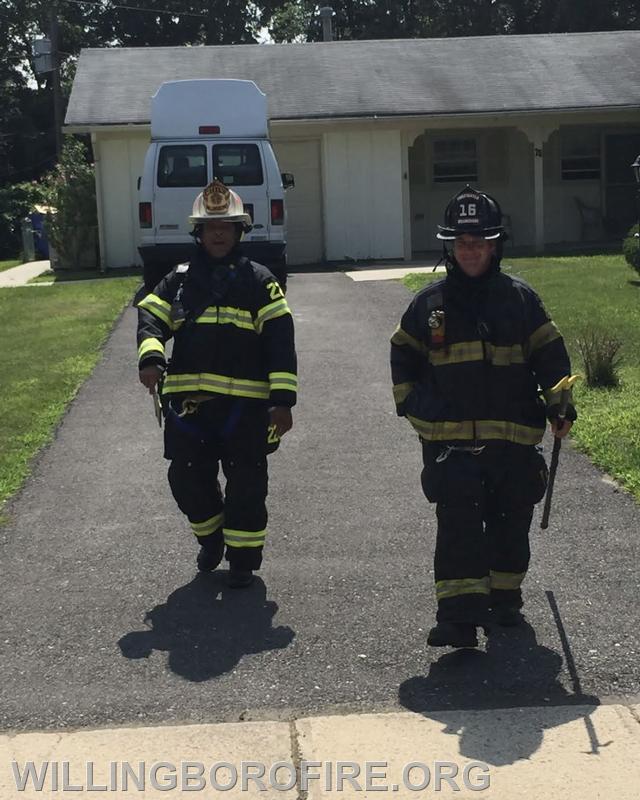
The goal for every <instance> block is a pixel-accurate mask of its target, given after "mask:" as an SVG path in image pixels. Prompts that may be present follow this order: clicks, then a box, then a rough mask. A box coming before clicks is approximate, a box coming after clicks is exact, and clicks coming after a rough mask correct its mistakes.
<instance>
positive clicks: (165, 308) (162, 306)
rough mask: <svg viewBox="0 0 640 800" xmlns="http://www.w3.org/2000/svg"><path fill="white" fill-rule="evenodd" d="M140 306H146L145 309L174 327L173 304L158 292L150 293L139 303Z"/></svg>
mask: <svg viewBox="0 0 640 800" xmlns="http://www.w3.org/2000/svg"><path fill="white" fill-rule="evenodd" d="M138 308H144V310H145V311H148V312H149V313H150V314H153V316H154V317H157V318H158V319H159V320H162V322H164V323H165V324H166V325H168V326H169V327H170V328H171V327H173V326H172V323H171V305H170V304H169V303H167V301H166V300H163V299H162V298H161V297H158V295H157V294H148V295H147V296H146V297H145V298H143V299H142V300H141V301H140V302H139V303H138Z"/></svg>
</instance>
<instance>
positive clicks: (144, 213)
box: [138, 203, 153, 228]
mask: <svg viewBox="0 0 640 800" xmlns="http://www.w3.org/2000/svg"><path fill="white" fill-rule="evenodd" d="M138 219H139V220H140V227H141V228H150V227H151V226H152V224H153V223H152V220H151V203H138Z"/></svg>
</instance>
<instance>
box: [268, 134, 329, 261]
mask: <svg viewBox="0 0 640 800" xmlns="http://www.w3.org/2000/svg"><path fill="white" fill-rule="evenodd" d="M272 144H273V149H274V151H275V154H276V158H277V159H278V166H279V167H280V171H281V172H291V173H292V174H293V176H294V179H295V182H296V185H295V187H294V188H293V189H287V191H286V193H285V202H286V207H287V263H288V264H291V265H295V264H315V263H318V262H319V261H322V259H323V236H322V177H321V173H320V139H313V140H305V141H295V140H294V141H286V140H283V141H278V140H274V141H273V142H272Z"/></svg>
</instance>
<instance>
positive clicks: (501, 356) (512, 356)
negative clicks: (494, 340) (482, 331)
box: [486, 343, 525, 367]
mask: <svg viewBox="0 0 640 800" xmlns="http://www.w3.org/2000/svg"><path fill="white" fill-rule="evenodd" d="M486 348H487V355H488V356H489V361H491V363H492V364H493V366H494V367H508V366H510V365H511V364H524V363H525V358H524V352H523V350H522V347H521V345H519V344H513V345H511V346H509V345H505V346H504V347H503V346H501V345H500V346H499V345H493V344H489V343H487V344H486Z"/></svg>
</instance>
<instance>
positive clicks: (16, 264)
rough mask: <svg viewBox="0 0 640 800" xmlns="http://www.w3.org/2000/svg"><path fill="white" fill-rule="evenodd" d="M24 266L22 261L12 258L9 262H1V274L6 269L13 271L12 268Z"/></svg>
mask: <svg viewBox="0 0 640 800" xmlns="http://www.w3.org/2000/svg"><path fill="white" fill-rule="evenodd" d="M20 264H22V261H20V259H16V258H10V259H9V260H8V261H0V272H4V271H5V270H6V269H11V268H12V267H19V266H20Z"/></svg>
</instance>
